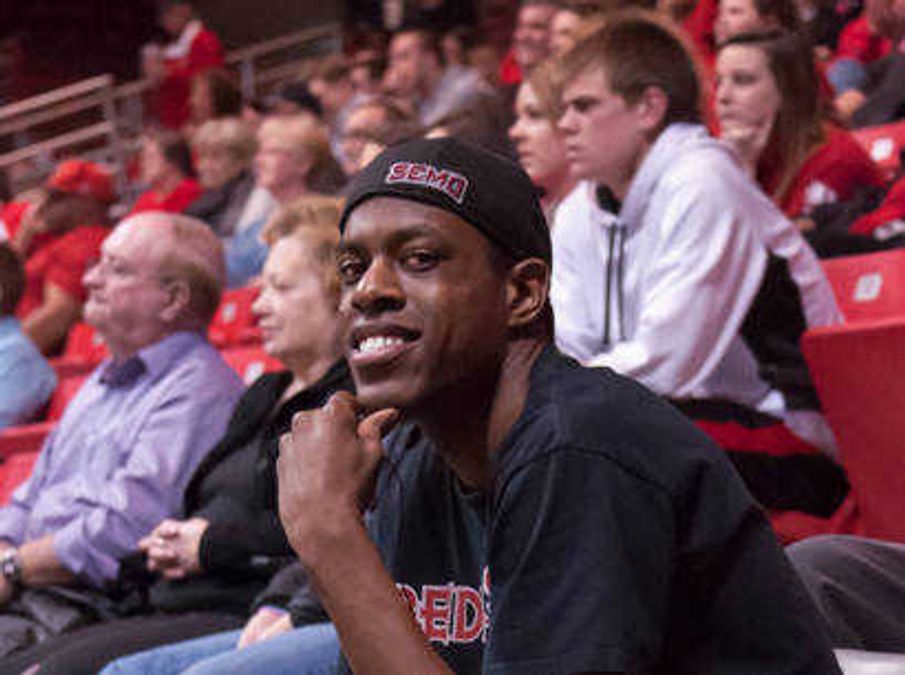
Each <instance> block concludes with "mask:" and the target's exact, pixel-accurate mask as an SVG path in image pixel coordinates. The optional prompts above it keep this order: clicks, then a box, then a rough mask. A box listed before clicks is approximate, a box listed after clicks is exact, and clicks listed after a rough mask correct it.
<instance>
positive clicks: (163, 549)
mask: <svg viewBox="0 0 905 675" xmlns="http://www.w3.org/2000/svg"><path fill="white" fill-rule="evenodd" d="M208 525H210V523H209V522H208V521H207V520H205V519H204V518H190V519H189V520H181V521H180V520H170V519H167V520H163V521H161V523H160V524H159V525H158V526H157V527H155V528H154V530H153V531H152V532H151V534H149V535H148V536H147V537H144V538H143V539H142V540H141V541H139V542H138V548H139V549H140V550H142V551H144V552H145V553H147V555H148V569H149V570H151V571H152V572H159V573H160V574H162V575H163V576H164V577H165V578H166V579H184V578H185V577H188V576H192V575H194V574H198V573H199V572H200V571H201V560H200V557H199V549H200V546H201V537H202V535H203V534H204V533H205V531H206V530H207V528H208Z"/></svg>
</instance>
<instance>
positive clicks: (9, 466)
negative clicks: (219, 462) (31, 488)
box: [0, 451, 40, 506]
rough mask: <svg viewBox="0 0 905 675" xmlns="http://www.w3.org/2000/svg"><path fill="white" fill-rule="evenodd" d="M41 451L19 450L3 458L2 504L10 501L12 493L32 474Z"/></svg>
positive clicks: (0, 492) (1, 465)
mask: <svg viewBox="0 0 905 675" xmlns="http://www.w3.org/2000/svg"><path fill="white" fill-rule="evenodd" d="M39 454H40V452H39V451H33V452H17V453H15V454H13V455H10V456H9V457H5V458H4V459H3V463H2V464H0V506H2V505H3V504H6V503H7V502H8V501H9V498H10V495H12V493H13V492H14V491H15V489H16V488H17V487H19V485H20V484H21V483H23V482H25V480H26V479H27V478H28V477H29V476H30V475H31V470H32V467H34V465H35V462H36V461H37V459H38V455H39Z"/></svg>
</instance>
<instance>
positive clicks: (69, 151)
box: [0, 23, 341, 190]
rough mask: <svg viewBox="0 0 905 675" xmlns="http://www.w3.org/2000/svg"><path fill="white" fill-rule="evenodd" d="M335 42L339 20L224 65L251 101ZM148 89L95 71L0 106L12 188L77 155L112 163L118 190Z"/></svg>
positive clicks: (1, 160)
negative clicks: (63, 158)
mask: <svg viewBox="0 0 905 675" xmlns="http://www.w3.org/2000/svg"><path fill="white" fill-rule="evenodd" d="M340 45H341V32H340V26H339V25H338V24H333V23H331V24H324V25H321V26H316V27H313V28H307V29H304V30H300V31H295V32H293V33H289V34H286V35H281V36H279V37H276V38H273V39H270V40H265V41H263V42H259V43H256V44H253V45H250V46H248V47H243V48H240V49H236V50H233V51H230V52H228V53H227V54H226V66H227V68H228V69H230V70H231V71H233V72H235V73H236V74H237V76H238V79H239V86H240V89H241V91H242V96H243V98H244V100H246V101H250V100H252V99H253V98H255V97H256V96H259V95H261V94H262V93H264V92H267V91H270V90H271V89H272V88H273V87H276V86H279V84H281V83H283V82H286V81H289V80H292V79H294V78H295V77H297V75H298V71H299V65H300V63H301V62H302V61H304V60H305V59H306V58H310V57H312V56H318V55H321V54H324V53H327V52H330V51H336V50H338V49H339V48H340ZM151 87H152V85H151V83H150V82H149V81H148V80H138V81H135V82H129V83H126V84H122V85H119V86H117V85H116V83H115V82H114V80H113V77H112V76H111V75H99V76H97V77H92V78H88V79H86V80H82V81H80V82H76V83H73V84H70V85H67V86H64V87H60V88H58V89H55V90H53V91H50V92H47V93H44V94H40V95H38V96H33V97H31V98H28V99H24V100H21V101H17V102H15V103H11V104H9V105H6V106H3V107H0V172H6V173H7V176H8V177H10V179H11V180H10V182H11V183H12V187H13V189H14V190H15V189H16V188H20V187H24V186H27V185H28V184H30V183H34V182H36V180H37V179H38V178H43V176H44V175H46V173H47V172H48V171H49V170H50V169H51V168H52V166H53V164H54V163H55V161H57V160H58V159H60V158H61V157H65V156H67V155H73V154H79V155H80V156H83V157H86V158H89V159H93V160H95V161H100V162H103V163H105V164H107V165H108V166H110V168H111V169H112V170H113V171H114V173H115V175H116V178H117V182H118V184H119V187H120V188H121V187H122V186H123V185H124V183H125V163H126V156H127V154H128V153H129V152H130V151H131V150H132V149H134V148H135V146H136V144H137V142H138V140H137V139H138V136H139V135H140V134H141V133H142V131H143V130H144V129H145V124H146V120H147V112H146V110H145V101H146V98H147V93H148V91H149V90H150V89H151ZM13 174H14V175H13Z"/></svg>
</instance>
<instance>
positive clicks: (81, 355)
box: [63, 322, 109, 366]
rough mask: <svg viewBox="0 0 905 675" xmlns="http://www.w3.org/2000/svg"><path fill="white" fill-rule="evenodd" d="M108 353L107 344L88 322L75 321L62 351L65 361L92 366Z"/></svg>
mask: <svg viewBox="0 0 905 675" xmlns="http://www.w3.org/2000/svg"><path fill="white" fill-rule="evenodd" d="M108 355H109V352H108V351H107V345H105V344H104V341H103V340H101V337H100V335H98V334H97V333H96V332H95V330H94V328H92V327H91V326H90V325H89V324H87V323H84V322H81V323H77V324H75V325H74V326H73V327H72V328H71V329H70V330H69V337H68V338H67V339H66V349H65V350H64V351H63V358H64V359H65V360H66V361H70V362H79V363H84V364H87V365H90V366H94V365H97V364H98V363H100V362H101V361H103V360H104V359H105V358H107V356H108Z"/></svg>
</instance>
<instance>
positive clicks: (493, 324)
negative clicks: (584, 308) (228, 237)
mask: <svg viewBox="0 0 905 675" xmlns="http://www.w3.org/2000/svg"><path fill="white" fill-rule="evenodd" d="M342 229H343V230H344V234H343V243H342V248H341V253H340V256H339V263H338V264H339V268H340V272H341V276H342V279H343V293H342V301H341V309H340V311H341V315H342V320H343V323H344V335H345V346H346V351H347V357H348V360H349V363H350V366H351V368H352V371H353V376H354V379H355V382H356V387H357V391H358V394H357V397H356V398H353V397H352V396H351V395H342V394H341V395H337V396H334V397H333V398H332V399H331V400H330V402H329V403H328V404H327V405H326V406H325V407H324V408H322V409H320V410H318V411H312V412H309V413H303V414H300V415H299V416H297V417H296V419H295V420H294V423H293V431H292V433H291V434H288V435H287V436H285V437H284V439H283V440H282V442H281V455H280V459H279V465H278V472H279V484H280V511H281V517H282V520H283V523H284V525H285V528H286V531H287V534H288V536H289V539H290V542H291V543H292V545H293V547H294V549H295V550H296V552H297V554H298V556H299V558H300V560H301V562H302V563H303V565H304V566H305V567H306V568H307V571H308V573H309V575H310V578H311V580H312V583H313V584H314V586H315V587H316V589H317V590H318V592H319V594H320V597H321V599H322V601H323V603H324V606H325V607H326V609H327V611H328V612H329V614H330V617H331V619H332V620H333V622H334V624H335V626H336V629H337V632H338V634H339V636H340V640H341V643H342V647H343V651H344V654H345V656H346V659H347V660H348V664H349V666H350V667H351V668H352V670H353V671H355V672H376V673H399V672H418V673H430V672H450V670H451V671H454V672H457V673H475V672H488V673H489V672H494V673H506V672H536V673H540V672H543V673H575V672H609V673H673V674H675V673H703V672H719V673H729V672H738V673H741V672H758V673H771V674H779V673H814V674H815V675H816V674H817V673H820V674H821V675H823V674H826V673H835V672H838V671H837V669H836V666H835V664H834V661H833V658H832V655H831V654H830V652H829V649H828V646H827V643H826V641H825V637H824V636H823V635H822V634H821V632H820V629H819V628H818V626H817V622H816V620H815V617H814V612H813V608H812V607H810V606H809V605H808V602H807V599H806V596H805V594H804V591H803V589H802V588H801V586H800V585H799V583H798V582H797V580H796V578H795V576H794V574H793V573H792V572H791V570H790V568H789V566H788V564H787V562H786V561H785V560H784V558H783V556H782V554H781V552H780V551H779V548H778V546H777V544H776V542H775V540H774V539H773V535H772V533H771V532H770V529H769V527H768V526H767V524H766V522H765V521H764V518H763V516H762V514H761V513H760V511H759V510H758V509H757V508H756V507H755V506H754V504H753V503H752V501H751V499H750V497H749V496H748V494H747V493H746V491H745V489H744V488H743V487H742V485H741V482H740V481H739V479H738V477H737V476H736V475H735V474H734V472H733V470H732V468H731V467H730V466H729V464H728V462H727V460H726V459H725V457H724V456H723V455H722V454H721V453H720V452H719V451H718V450H716V449H715V448H714V447H713V446H712V445H711V444H710V443H709V442H708V441H707V440H706V438H704V437H703V436H702V435H700V434H699V432H697V431H696V430H695V429H694V428H693V427H691V425H690V424H689V423H688V422H687V421H686V420H685V419H684V418H683V417H682V416H681V415H679V414H678V413H677V412H675V411H674V410H673V409H672V408H670V407H669V406H667V405H666V404H664V403H662V402H661V401H660V400H659V399H658V398H657V397H655V396H653V395H652V394H650V393H649V392H647V391H646V390H645V389H644V388H642V387H640V386H638V385H636V384H634V383H632V382H630V381H628V380H626V379H623V378H621V377H619V376H618V375H615V374H614V373H612V372H610V371H607V370H601V369H586V368H583V367H581V366H580V365H578V364H577V363H575V362H574V361H572V360H570V359H567V358H564V357H563V356H561V355H560V354H559V353H558V352H557V351H556V349H555V348H554V347H553V346H552V344H551V339H552V327H553V326H552V315H551V313H550V307H549V304H548V301H547V284H548V275H549V266H550V260H551V249H550V242H549V234H548V230H547V228H546V225H545V223H544V219H543V215H542V214H541V211H540V208H539V205H538V203H537V199H536V197H535V195H534V189H533V187H532V185H531V182H530V180H529V179H528V177H527V176H526V175H525V174H524V173H522V172H521V170H519V169H518V168H517V167H516V166H514V165H512V164H511V163H509V162H507V161H505V160H502V159H500V158H498V157H496V156H493V155H490V154H488V153H486V152H484V151H482V150H480V149H477V148H474V147H470V146H467V145H464V144H461V143H459V142H457V141H455V140H451V139H442V140H432V141H426V140H418V141H413V142H411V143H407V144H403V145H401V146H397V147H395V148H392V149H390V150H387V151H385V152H384V153H383V154H382V155H380V156H379V157H378V158H377V159H375V160H374V162H373V163H372V164H370V165H369V166H368V167H367V168H366V169H365V170H364V171H363V172H362V173H361V174H359V176H358V177H357V178H356V179H355V180H354V181H353V184H352V186H351V191H350V193H349V199H348V202H347V206H346V210H345V213H344V217H343V220H342ZM394 425H395V426H396V428H395V429H394V430H393V431H392V435H391V436H389V437H388V438H387V440H386V442H385V444H384V443H382V441H381V432H382V431H386V430H387V429H388V428H389V427H391V426H394ZM384 448H385V451H384ZM375 478H376V480H377V482H376V488H375V484H374V480H375ZM372 495H373V501H374V504H375V510H374V512H373V515H372V517H370V518H369V523H368V526H367V527H366V525H365V522H364V518H363V516H362V514H361V508H362V505H364V504H367V503H369V502H371V501H372ZM369 535H370V536H369ZM371 537H373V540H372V538H371Z"/></svg>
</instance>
